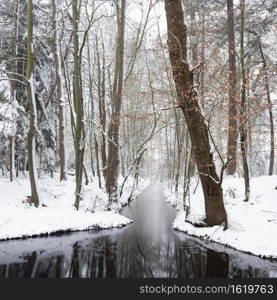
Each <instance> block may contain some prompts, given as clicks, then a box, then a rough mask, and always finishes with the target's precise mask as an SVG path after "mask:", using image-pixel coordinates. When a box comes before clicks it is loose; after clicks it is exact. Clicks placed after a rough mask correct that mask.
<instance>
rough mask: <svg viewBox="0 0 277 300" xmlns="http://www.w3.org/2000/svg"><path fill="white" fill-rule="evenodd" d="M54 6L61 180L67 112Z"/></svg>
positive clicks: (54, 5) (64, 160)
mask: <svg viewBox="0 0 277 300" xmlns="http://www.w3.org/2000/svg"><path fill="white" fill-rule="evenodd" d="M52 7H53V20H52V23H53V52H54V60H55V72H56V89H57V103H58V105H59V111H58V119H59V157H60V181H63V180H66V179H67V178H66V156H65V144H64V143H65V141H64V128H65V113H64V104H65V103H64V94H63V77H62V65H61V52H60V38H59V34H58V28H57V6H56V1H55V0H52Z"/></svg>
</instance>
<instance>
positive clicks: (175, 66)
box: [165, 0, 227, 227]
mask: <svg viewBox="0 0 277 300" xmlns="http://www.w3.org/2000/svg"><path fill="white" fill-rule="evenodd" d="M165 11H166V19H167V31H168V41H167V43H168V50H169V56H170V61H171V66H172V73H173V78H174V81H175V86H176V91H177V95H178V101H179V105H180V107H181V109H182V111H183V113H184V116H185V119H186V123H187V127H188V131H189V134H190V139H191V143H192V147H193V152H194V154H195V160H196V164H197V168H198V172H199V174H200V179H201V183H202V188H203V193H204V198H205V210H206V223H207V225H208V226H213V225H219V224H222V223H225V227H227V217H226V212H225V208H224V204H223V193H222V188H221V182H220V181H219V178H218V175H217V173H216V169H215V165H214V161H213V155H212V152H211V147H210V143H209V132H208V128H207V124H206V122H205V119H204V116H203V115H202V112H201V107H200V104H199V101H198V96H197V92H196V90H195V88H194V83H193V70H191V69H190V66H189V64H188V61H187V28H186V25H185V24H184V15H183V10H182V5H181V1H180V0H165Z"/></svg>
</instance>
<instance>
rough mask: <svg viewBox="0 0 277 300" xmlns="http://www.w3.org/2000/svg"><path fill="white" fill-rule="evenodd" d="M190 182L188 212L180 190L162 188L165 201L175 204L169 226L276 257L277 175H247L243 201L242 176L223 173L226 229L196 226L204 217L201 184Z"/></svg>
mask: <svg viewBox="0 0 277 300" xmlns="http://www.w3.org/2000/svg"><path fill="white" fill-rule="evenodd" d="M196 184H197V183H196V182H192V185H191V197H190V213H189V215H188V216H187V215H186V213H185V212H184V211H183V208H182V207H183V197H182V194H174V193H171V192H170V191H169V190H168V189H166V188H165V189H164V194H165V196H166V198H167V201H168V202H169V203H171V204H172V205H175V206H177V208H178V211H179V212H178V214H177V217H176V219H175V221H174V223H173V228H174V229H176V230H180V231H183V232H185V233H187V234H189V235H192V236H195V237H199V238H201V239H203V240H205V241H214V242H217V243H220V244H222V245H226V246H229V247H232V248H234V249H237V250H240V251H243V252H246V253H250V254H253V255H257V256H260V257H263V258H271V259H277V239H276V234H277V189H276V186H277V176H263V177H257V178H252V179H251V183H250V185H251V196H250V201H249V202H244V201H243V200H244V189H243V186H244V185H243V179H242V178H233V177H227V178H225V179H224V181H223V191H224V204H225V208H226V212H227V217H228V229H227V230H225V231H224V230H223V227H222V226H213V227H209V228H208V227H198V226H194V225H196V224H202V223H203V220H204V218H205V217H204V216H205V213H204V197H203V193H202V189H201V185H200V184H198V186H197V187H196Z"/></svg>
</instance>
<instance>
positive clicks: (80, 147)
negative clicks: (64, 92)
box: [72, 0, 85, 209]
mask: <svg viewBox="0 0 277 300" xmlns="http://www.w3.org/2000/svg"><path fill="white" fill-rule="evenodd" d="M77 2H78V1H77V0H74V1H73V2H72V23H73V48H74V53H73V58H74V74H73V76H74V79H73V97H74V109H75V114H76V121H75V140H74V146H75V176H76V188H75V204H74V206H75V207H76V209H79V204H80V200H81V191H82V180H83V161H84V151H85V141H84V125H83V118H84V106H83V95H82V79H81V61H80V60H81V57H80V49H79V39H78V8H77Z"/></svg>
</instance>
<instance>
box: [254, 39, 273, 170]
mask: <svg viewBox="0 0 277 300" xmlns="http://www.w3.org/2000/svg"><path fill="white" fill-rule="evenodd" d="M258 38H259V48H260V54H261V58H262V61H263V71H264V76H265V77H264V81H265V91H266V99H267V104H268V112H269V123H270V158H269V169H268V175H269V176H271V175H273V167H274V120H273V112H272V101H271V97H270V90H269V78H268V69H267V62H266V59H265V56H264V51H263V46H262V41H261V38H260V37H258Z"/></svg>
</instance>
